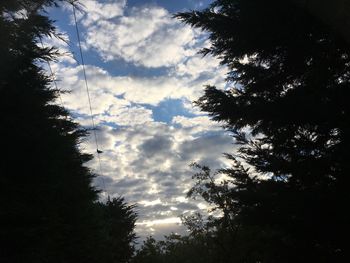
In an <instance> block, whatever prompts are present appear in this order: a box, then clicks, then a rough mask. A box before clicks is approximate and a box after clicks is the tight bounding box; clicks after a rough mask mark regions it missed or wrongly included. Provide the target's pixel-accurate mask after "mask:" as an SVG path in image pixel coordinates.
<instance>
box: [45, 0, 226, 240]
mask: <svg viewBox="0 0 350 263" xmlns="http://www.w3.org/2000/svg"><path fill="white" fill-rule="evenodd" d="M209 2H210V1H209V0H205V1H199V0H98V1H97V0H83V1H81V3H83V5H84V6H82V12H78V13H77V17H78V25H79V29H80V37H81V40H82V46H83V53H84V59H85V64H86V74H87V79H88V84H89V88H90V93H91V94H90V95H91V102H92V112H93V115H94V120H95V123H96V126H97V128H98V130H97V139H98V144H99V149H100V150H102V151H103V153H102V154H100V160H101V168H102V170H101V171H100V170H99V165H98V159H97V158H95V159H94V160H93V161H91V162H90V163H89V166H90V167H91V168H92V169H94V170H95V171H96V173H99V174H101V175H100V176H99V177H98V178H97V179H96V182H95V184H96V185H97V187H99V188H101V189H103V188H105V189H104V190H105V191H106V192H107V193H108V194H109V195H110V196H119V195H122V196H124V197H125V199H126V200H127V201H128V202H129V203H135V204H137V211H138V213H139V220H138V225H137V233H138V235H140V236H141V237H144V236H148V235H153V236H160V235H163V234H168V233H169V232H171V231H174V232H179V231H181V226H179V224H178V223H179V221H180V219H179V218H178V216H179V215H181V214H183V213H185V214H189V213H191V212H193V211H197V210H199V211H200V210H202V211H205V210H206V206H205V204H204V203H203V202H202V201H200V200H196V201H194V200H188V199H186V198H185V196H186V192H187V191H188V190H189V188H190V187H191V184H192V182H193V181H192V179H191V176H192V174H193V172H194V171H193V170H192V169H191V168H190V167H189V164H190V163H191V162H194V161H195V162H198V163H200V164H205V165H209V166H210V167H212V168H219V167H223V166H225V165H226V164H225V162H226V160H225V159H224V158H223V155H222V153H224V152H232V148H233V146H232V138H231V137H230V136H228V134H226V133H225V132H224V131H223V130H222V129H221V128H220V127H219V126H218V125H217V124H215V123H213V122H211V121H210V120H209V118H208V117H207V116H206V115H205V114H204V113H202V112H200V111H199V110H198V109H197V108H195V107H193V105H192V101H194V100H195V99H197V98H198V97H199V96H200V95H201V94H202V92H203V87H204V85H206V84H211V85H216V86H218V87H221V88H224V87H225V86H224V85H225V82H224V78H225V73H226V70H225V68H223V67H221V66H220V65H219V63H218V61H217V60H216V59H215V58H213V57H209V56H208V57H205V58H203V57H201V56H200V55H198V54H197V52H198V50H199V49H201V48H202V47H204V46H208V45H210V43H209V42H208V41H207V39H206V34H205V32H201V31H198V30H194V29H192V28H190V27H188V26H186V25H184V24H181V23H180V22H179V21H177V20H175V19H174V18H172V14H174V13H175V12H179V11H185V10H190V9H201V8H204V7H205V6H207V5H208V3H209ZM48 11H49V15H50V16H51V18H52V19H55V20H56V21H57V22H56V25H57V27H58V29H59V31H60V32H61V33H62V34H63V35H64V36H65V37H66V39H67V43H64V42H62V41H59V40H47V41H45V42H46V44H50V45H51V44H54V45H55V46H57V47H59V48H60V50H61V51H62V52H63V53H65V54H66V55H64V56H62V57H60V59H59V61H58V62H57V63H56V64H52V68H53V71H54V73H55V75H56V78H57V80H58V81H57V85H58V87H59V88H60V89H62V90H67V91H69V93H66V94H62V95H61V96H62V101H63V104H64V107H66V108H68V109H69V110H70V111H71V113H72V116H73V117H74V118H75V119H76V121H78V122H79V123H81V124H82V125H83V126H85V127H91V120H90V117H89V113H90V111H89V104H88V98H87V94H86V88H85V86H84V85H85V84H84V81H83V72H82V67H81V66H80V65H79V63H78V62H80V56H79V52H78V42H77V36H76V34H75V28H74V23H73V21H74V20H73V15H72V8H71V6H68V5H67V6H64V7H63V8H62V7H61V8H60V9H51V10H48ZM82 148H83V150H84V151H86V152H89V153H95V152H96V147H95V144H94V139H93V137H92V136H90V137H89V138H87V140H86V141H85V142H84V143H83V144H82ZM95 157H97V156H96V154H95Z"/></svg>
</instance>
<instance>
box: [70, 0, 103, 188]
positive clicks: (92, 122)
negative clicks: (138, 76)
mask: <svg viewBox="0 0 350 263" xmlns="http://www.w3.org/2000/svg"><path fill="white" fill-rule="evenodd" d="M71 5H72V8H73V16H74V23H75V30H76V35H77V40H78V46H79V53H80V59H81V66H82V70H83V76H84V80H85V88H86V93H87V97H88V102H89V109H90V118H91V124H92V130H93V135H94V139H95V145H96V153H97V159H98V163H99V168H100V174H101V175H102V165H101V158H100V154H101V153H102V151H101V150H100V149H99V146H98V140H97V134H96V125H95V120H94V115H93V112H92V106H91V105H92V104H91V97H90V90H89V85H88V81H87V77H86V70H85V62H84V56H83V51H82V48H81V40H80V33H79V28H78V22H77V16H76V11H75V5H74V1H72V2H71ZM101 178H102V184H103V190H104V192H105V193H106V194H107V191H106V185H105V181H104V179H103V177H101Z"/></svg>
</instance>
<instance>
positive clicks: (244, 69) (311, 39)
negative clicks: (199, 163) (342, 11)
mask: <svg viewBox="0 0 350 263" xmlns="http://www.w3.org/2000/svg"><path fill="white" fill-rule="evenodd" d="M177 17H178V18H180V19H181V20H183V21H185V22H186V23H188V24H190V25H192V26H194V27H197V28H201V29H203V30H205V31H207V32H208V34H209V39H210V40H211V44H212V46H211V47H209V48H206V49H203V50H202V53H203V54H204V55H207V54H211V55H214V56H216V57H218V58H219V59H221V62H222V64H224V65H226V66H227V67H228V69H229V73H228V76H227V80H228V83H229V84H230V85H231V88H229V89H227V90H220V89H217V88H215V87H212V86H209V87H207V88H206V89H205V93H204V95H203V96H202V97H201V98H200V99H199V100H198V101H197V105H198V106H199V107H200V108H201V109H202V110H203V111H205V112H208V113H209V114H210V115H211V116H212V118H213V119H214V120H215V121H218V122H221V123H223V124H224V126H225V127H226V128H227V129H228V130H229V131H231V132H232V133H233V135H234V137H235V138H236V142H237V144H239V145H240V147H239V151H238V152H237V154H234V155H231V156H228V157H229V158H230V159H232V160H233V161H234V165H233V167H231V168H228V169H224V170H222V171H220V172H221V173H224V174H226V175H227V176H228V178H229V181H226V185H225V184H224V185H222V187H221V188H215V189H216V190H218V191H219V193H220V194H221V195H222V196H221V197H222V198H224V200H226V202H225V203H224V204H225V206H226V205H228V206H227V207H225V206H222V203H220V202H221V201H220V199H219V200H215V196H217V195H214V194H213V193H212V192H210V190H204V191H203V189H206V188H201V186H202V187H203V186H205V185H204V184H203V178H202V179H200V180H201V181H199V182H200V183H199V185H197V186H198V187H199V188H198V187H197V188H196V189H194V191H193V192H194V193H195V192H197V193H199V194H201V195H202V196H204V197H206V198H207V199H208V198H209V201H210V202H213V203H214V204H216V205H217V206H218V207H220V208H221V209H226V211H227V214H229V216H228V218H229V219H230V220H231V219H232V218H233V219H232V220H233V223H232V224H233V225H234V226H235V227H237V226H239V228H240V229H247V228H250V229H252V228H255V229H257V231H256V234H255V238H258V237H259V236H260V237H261V235H264V238H263V239H262V240H264V241H263V242H261V244H260V246H261V247H260V249H261V248H262V247H264V246H265V244H266V242H270V244H271V247H270V248H266V247H265V248H264V249H261V251H265V252H266V251H267V250H268V249H270V252H271V254H270V255H269V256H268V259H266V258H264V255H262V254H257V255H256V256H255V258H251V259H250V261H248V262H337V261H341V262H344V261H343V260H344V257H345V253H346V249H345V242H344V240H345V238H346V237H347V233H348V222H349V216H348V215H347V213H346V204H347V200H349V194H348V192H349V191H348V185H349V184H348V182H349V168H350V167H349V165H350V158H349V155H348V154H347V151H348V149H349V146H350V143H349V138H350V137H349V136H350V130H349V127H350V126H349V123H350V122H349V121H350V118H349V114H350V111H349V103H348V98H349V95H350V87H349V81H350V79H349V77H350V56H349V55H350V53H349V52H350V50H349V47H348V44H347V43H346V42H345V41H344V40H343V39H342V38H341V37H340V36H338V35H337V34H336V33H335V32H332V31H331V30H330V29H329V28H327V27H326V26H325V25H323V24H322V23H321V22H319V21H318V20H316V19H315V18H314V17H312V16H311V15H310V14H308V13H307V11H306V10H303V9H301V8H300V7H299V6H294V5H293V4H292V3H290V2H289V1H277V0H268V1H259V0H217V1H214V3H213V4H212V5H211V6H210V7H209V8H207V9H205V10H203V11H193V12H187V13H180V14H178V15H177ZM247 130H248V131H249V132H247ZM242 164H243V166H242ZM247 167H249V168H250V169H249V170H248V169H246V168H247ZM206 169H207V168H206ZM206 169H204V171H203V172H204V174H205V173H206V172H207V171H206ZM202 174H203V173H202ZM197 179H198V178H197ZM207 179H208V178H207ZM207 186H208V185H207ZM209 187H210V184H209ZM201 189H202V190H201ZM211 189H213V187H212V188H211ZM215 189H214V190H215ZM214 192H215V191H214ZM208 194H209V196H208ZM223 212H225V210H223ZM224 214H225V213H224ZM224 218H225V217H224ZM253 239H254V237H252V239H251V240H253ZM237 242H239V241H237ZM248 242H249V241H248ZM254 250H255V251H258V250H259V247H255V248H254ZM233 253H234V252H233ZM249 253H250V255H251V252H249V250H247V254H249ZM265 256H266V255H265ZM238 262H240V261H238ZM244 262H246V261H244Z"/></svg>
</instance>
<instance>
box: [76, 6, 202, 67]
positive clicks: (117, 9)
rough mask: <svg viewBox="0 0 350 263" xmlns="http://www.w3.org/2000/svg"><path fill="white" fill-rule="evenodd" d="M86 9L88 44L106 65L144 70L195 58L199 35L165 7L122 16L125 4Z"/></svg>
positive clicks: (83, 22)
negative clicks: (115, 63) (121, 64)
mask: <svg viewBox="0 0 350 263" xmlns="http://www.w3.org/2000/svg"><path fill="white" fill-rule="evenodd" d="M84 5H85V7H86V15H85V16H83V17H82V18H81V22H82V24H83V25H84V26H85V27H86V28H85V29H86V37H85V41H86V43H85V44H86V46H87V47H88V48H94V49H96V50H97V51H98V52H99V54H100V55H101V56H102V58H103V59H104V60H106V61H109V60H115V59H116V58H122V59H124V60H125V61H128V62H133V63H135V64H137V65H142V66H145V67H163V66H166V67H167V66H171V65H175V64H176V63H178V62H180V61H181V60H182V59H183V57H186V56H188V55H191V54H193V49H192V47H193V45H194V43H195V42H194V37H195V35H196V31H195V30H193V29H191V28H190V27H189V26H184V25H183V24H180V23H179V22H178V21H176V20H175V19H172V17H171V14H169V12H168V11H167V10H166V9H164V8H162V7H159V6H143V7H137V8H136V7H134V8H131V9H130V10H128V11H129V12H128V14H126V15H125V14H124V15H123V13H124V12H123V8H125V1H119V2H118V3H115V4H112V3H104V4H102V3H99V2H96V1H88V2H87V4H85V3H84ZM104 10H107V12H105V11H104Z"/></svg>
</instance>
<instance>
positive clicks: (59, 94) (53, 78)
mask: <svg viewBox="0 0 350 263" xmlns="http://www.w3.org/2000/svg"><path fill="white" fill-rule="evenodd" d="M39 39H40V43H41V46H42V48H45V47H44V44H43V40H42V39H41V37H40V38H39ZM45 61H46V63H47V66H48V67H49V70H50V76H51V78H52V82H53V83H54V86H55V89H56V91H57V93H58V98H59V100H60V103H61V106H62V108H64V104H63V100H62V96H61V91H60V90H59V89H58V87H57V82H56V78H55V74H54V73H53V70H52V67H51V64H50V61H49V60H48V59H45Z"/></svg>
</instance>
